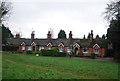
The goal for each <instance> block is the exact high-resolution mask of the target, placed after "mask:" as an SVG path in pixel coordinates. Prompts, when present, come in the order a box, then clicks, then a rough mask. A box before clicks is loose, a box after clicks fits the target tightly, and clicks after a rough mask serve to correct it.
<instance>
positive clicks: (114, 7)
mask: <svg viewBox="0 0 120 81" xmlns="http://www.w3.org/2000/svg"><path fill="white" fill-rule="evenodd" d="M105 18H106V19H107V21H109V23H110V25H109V28H108V30H107V39H108V40H109V41H110V42H111V43H112V45H113V51H114V60H116V61H119V62H120V50H119V45H120V42H119V41H120V38H119V36H120V28H119V27H120V1H117V2H115V1H114V2H111V3H109V4H107V8H106V12H105Z"/></svg>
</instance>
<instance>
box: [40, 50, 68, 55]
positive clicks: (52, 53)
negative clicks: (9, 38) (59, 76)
mask: <svg viewBox="0 0 120 81" xmlns="http://www.w3.org/2000/svg"><path fill="white" fill-rule="evenodd" d="M41 54H42V55H43V56H57V57H62V56H66V52H59V51H58V50H54V49H51V50H49V49H41Z"/></svg>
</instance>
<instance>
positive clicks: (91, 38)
mask: <svg viewBox="0 0 120 81" xmlns="http://www.w3.org/2000/svg"><path fill="white" fill-rule="evenodd" d="M90 40H91V41H92V40H93V30H91V34H90Z"/></svg>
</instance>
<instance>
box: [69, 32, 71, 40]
mask: <svg viewBox="0 0 120 81" xmlns="http://www.w3.org/2000/svg"><path fill="white" fill-rule="evenodd" d="M69 39H72V31H70V33H69Z"/></svg>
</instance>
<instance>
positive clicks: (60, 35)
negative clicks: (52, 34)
mask: <svg viewBox="0 0 120 81" xmlns="http://www.w3.org/2000/svg"><path fill="white" fill-rule="evenodd" d="M58 38H66V33H65V31H64V30H60V32H59V34H58Z"/></svg>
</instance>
